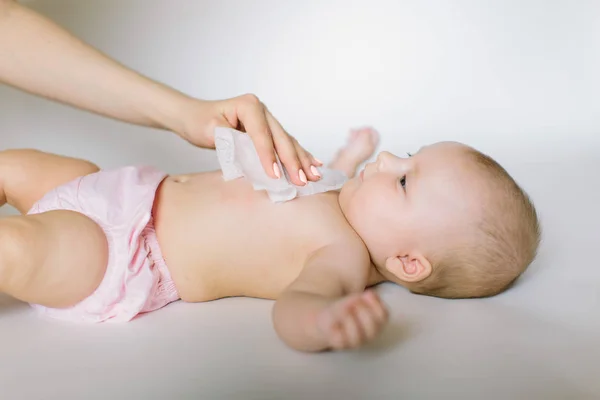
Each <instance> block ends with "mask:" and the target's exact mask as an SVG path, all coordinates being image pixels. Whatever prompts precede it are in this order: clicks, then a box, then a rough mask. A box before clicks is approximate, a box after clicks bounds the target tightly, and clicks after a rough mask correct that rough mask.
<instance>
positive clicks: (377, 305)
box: [363, 290, 388, 324]
mask: <svg viewBox="0 0 600 400" xmlns="http://www.w3.org/2000/svg"><path fill="white" fill-rule="evenodd" d="M363 299H364V301H365V304H366V305H367V306H368V307H369V310H370V312H371V313H372V314H373V317H374V318H375V321H377V322H378V323H379V324H384V323H386V322H387V320H388V312H387V308H386V307H385V305H384V304H383V302H382V301H381V299H380V298H379V295H378V294H377V293H375V292H374V291H373V290H367V291H366V292H365V293H364V294H363Z"/></svg>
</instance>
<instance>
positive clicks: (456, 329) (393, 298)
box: [0, 149, 600, 400]
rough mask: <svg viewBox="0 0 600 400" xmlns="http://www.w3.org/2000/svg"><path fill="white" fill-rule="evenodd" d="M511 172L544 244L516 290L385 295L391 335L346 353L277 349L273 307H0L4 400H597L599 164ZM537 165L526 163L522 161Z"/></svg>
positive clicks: (523, 166) (558, 159) (234, 302)
mask: <svg viewBox="0 0 600 400" xmlns="http://www.w3.org/2000/svg"><path fill="white" fill-rule="evenodd" d="M588 150H590V151H589V153H588V152H587V150H586V149H581V150H580V152H579V153H578V154H563V155H548V156H547V157H546V158H544V159H543V158H541V157H540V156H539V155H535V157H536V158H537V161H535V162H532V161H526V160H527V158H526V156H525V155H522V154H521V155H520V156H519V158H520V159H519V160H516V161H513V162H511V164H510V165H509V166H508V167H507V168H509V170H510V171H511V172H512V173H513V174H515V175H516V176H518V177H519V178H520V181H521V182H522V183H523V185H524V186H525V187H526V188H527V189H528V190H529V192H530V193H531V195H532V196H533V198H534V201H535V202H536V204H537V206H538V210H539V212H540V214H541V217H542V222H543V225H544V242H543V246H542V249H541V252H540V256H539V258H538V261H537V262H536V263H535V264H534V265H533V266H532V268H531V269H530V270H529V271H528V273H527V274H526V275H525V276H524V277H523V279H521V280H520V281H519V283H518V285H516V286H515V287H514V288H512V289H511V290H510V291H509V292H506V293H505V294H503V295H500V296H497V297H495V298H491V299H486V300H460V301H448V300H439V299H433V298H427V297H421V296H416V295H411V294H409V293H407V292H406V291H405V290H403V289H401V288H398V287H395V286H392V285H383V286H381V287H380V292H381V293H382V295H383V298H384V300H385V301H386V302H387V303H388V304H389V305H390V307H391V314H392V322H391V323H390V326H389V327H388V329H387V330H386V331H385V332H384V334H383V336H382V337H381V338H380V340H378V341H377V342H376V343H374V344H373V345H371V346H369V347H367V348H365V349H362V350H360V351H356V352H346V353H327V354H318V355H307V354H300V353H297V352H294V351H292V350H290V349H288V348H286V347H285V346H284V345H283V344H282V343H281V342H280V341H278V339H277V337H276V336H275V333H274V331H273V329H272V326H271V322H270V321H271V320H270V310H271V307H272V303H271V302H270V301H263V300H256V299H225V300H219V301H216V302H211V303H205V304H184V303H182V302H178V303H175V304H172V305H169V306H167V307H166V308H165V309H163V310H161V311H158V312H155V313H152V314H149V315H147V316H144V317H143V318H140V319H138V320H136V321H134V322H132V323H129V324H126V325H108V324H106V325H99V326H72V325H69V324H64V323H58V322H48V321H45V320H41V319H39V318H37V317H36V316H35V315H34V313H33V311H32V310H30V309H29V308H28V307H27V306H25V305H23V304H20V303H17V302H14V301H11V300H8V299H5V298H3V299H2V300H0V349H1V351H0V398H2V399H24V400H25V399H42V398H43V399H54V398H65V399H66V398H69V399H74V398H85V399H107V398H113V399H125V398H127V399H138V398H139V399H142V398H143V399H199V398H202V399H307V398H315V399H317V398H327V399H364V398H382V399H387V398H389V399H392V398H394V399H398V398H406V399H421V398H426V399H428V398H448V399H450V398H451V399H454V398H461V399H482V398H491V399H509V398H510V399H565V398H581V399H590V398H598V397H600V381H599V380H598V372H599V371H600V367H599V366H598V361H599V360H600V335H599V334H600V318H599V313H598V308H599V307H598V306H599V305H600V304H599V298H600V268H599V265H598V261H597V257H596V253H597V247H598V245H599V244H600V241H599V238H600V235H599V234H598V226H600V218H599V211H598V206H599V205H600V189H599V184H598V179H597V177H595V175H594V173H595V172H597V171H600V156H598V154H597V153H596V154H593V151H592V150H594V149H588ZM532 156H533V155H532Z"/></svg>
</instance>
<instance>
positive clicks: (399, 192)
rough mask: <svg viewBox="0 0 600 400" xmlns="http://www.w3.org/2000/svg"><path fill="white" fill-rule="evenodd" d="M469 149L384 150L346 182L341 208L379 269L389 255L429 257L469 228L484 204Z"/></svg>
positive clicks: (437, 146) (452, 146) (442, 145)
mask: <svg viewBox="0 0 600 400" xmlns="http://www.w3.org/2000/svg"><path fill="white" fill-rule="evenodd" d="M467 149H468V148H467V147H466V146H464V145H461V144H458V143H437V144H434V145H431V146H426V147H424V148H422V149H421V150H420V151H419V152H418V153H417V154H415V155H413V156H411V157H406V158H400V157H396V156H394V155H393V154H391V153H388V152H382V153H380V154H379V155H378V157H377V160H376V161H375V162H373V163H371V164H368V165H366V166H365V168H364V170H362V171H361V172H360V173H359V174H358V175H357V176H356V177H355V178H353V179H351V180H350V181H349V182H347V183H346V185H344V187H343V188H342V190H341V193H340V199H339V202H340V206H341V208H342V211H343V212H344V214H345V216H346V218H347V219H348V221H349V222H350V224H351V225H352V227H353V228H354V229H355V230H356V232H357V233H358V234H359V235H360V236H361V238H362V239H363V241H364V242H365V244H366V246H367V248H368V249H369V252H370V253H371V257H372V259H373V262H374V263H375V265H376V266H377V267H378V269H380V270H381V268H380V267H381V266H384V265H385V264H386V260H388V259H389V258H390V257H408V258H410V257H419V256H420V257H425V258H427V257H428V255H429V254H433V253H435V252H439V251H441V250H443V249H444V248H447V247H448V246H451V245H452V241H453V240H454V239H455V238H456V237H458V236H460V235H461V233H462V232H464V231H465V230H467V229H468V228H467V226H468V221H472V220H473V218H474V217H475V216H476V215H477V213H478V210H479V208H478V207H477V203H478V201H477V196H476V192H477V191H478V188H477V186H476V184H475V183H474V182H476V179H472V178H474V172H473V171H472V168H470V166H469V161H468V160H467V157H465V155H466V151H467ZM384 275H385V274H384ZM388 278H390V277H389V276H388ZM390 279H391V278H390ZM391 280H395V279H391Z"/></svg>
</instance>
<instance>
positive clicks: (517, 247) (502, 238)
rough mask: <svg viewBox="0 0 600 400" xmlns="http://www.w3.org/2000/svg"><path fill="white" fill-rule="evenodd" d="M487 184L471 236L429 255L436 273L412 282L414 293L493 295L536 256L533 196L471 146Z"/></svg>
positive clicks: (537, 229) (482, 181) (537, 237)
mask: <svg viewBox="0 0 600 400" xmlns="http://www.w3.org/2000/svg"><path fill="white" fill-rule="evenodd" d="M467 157H470V158H471V160H472V161H473V162H474V164H475V167H476V168H478V171H476V172H479V173H480V174H481V178H482V179H478V180H477V183H478V184H481V185H483V186H484V189H485V190H484V191H483V193H485V194H486V195H484V196H483V204H482V210H481V211H482V212H481V217H480V218H478V219H477V220H476V221H474V223H473V224H474V226H473V228H474V229H471V230H470V231H471V234H469V235H467V236H466V237H464V238H463V240H462V243H461V244H458V245H457V246H454V247H453V248H452V249H446V251H444V252H443V254H433V255H431V257H430V262H431V263H432V267H433V271H432V274H431V275H430V276H429V277H428V278H426V279H424V280H423V281H421V282H418V283H416V284H412V285H411V286H410V290H411V291H412V292H414V293H419V294H424V295H429V296H435V297H444V298H469V297H488V296H493V295H496V294H498V293H501V292H503V291H504V290H506V289H507V288H509V287H510V286H511V285H512V284H513V282H514V281H515V280H516V279H517V278H518V277H519V276H520V275H521V274H522V273H523V272H524V271H525V270H526V269H527V267H528V266H529V265H530V264H531V262H533V260H534V259H535V257H536V254H537V250H538V247H539V244H540V237H541V228H540V224H539V221H538V216H537V212H536V210H535V207H534V205H533V203H532V202H531V200H530V198H529V196H528V195H527V193H525V191H524V190H523V189H522V188H521V187H520V186H519V185H518V184H517V183H516V182H515V180H514V179H513V178H512V177H511V176H510V175H509V174H508V172H506V170H505V169H504V168H503V167H502V166H500V164H498V163H497V162H496V161H494V160H493V159H492V158H491V157H489V156H487V155H485V154H483V153H481V152H479V151H477V150H475V149H472V148H468V150H467Z"/></svg>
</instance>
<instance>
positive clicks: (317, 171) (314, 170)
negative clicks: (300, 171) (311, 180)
mask: <svg viewBox="0 0 600 400" xmlns="http://www.w3.org/2000/svg"><path fill="white" fill-rule="evenodd" d="M310 172H312V174H313V175H315V176H318V177H319V178H320V177H321V173H320V172H319V170H318V169H317V167H315V166H314V165H311V166H310Z"/></svg>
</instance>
